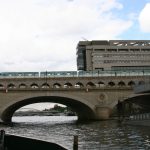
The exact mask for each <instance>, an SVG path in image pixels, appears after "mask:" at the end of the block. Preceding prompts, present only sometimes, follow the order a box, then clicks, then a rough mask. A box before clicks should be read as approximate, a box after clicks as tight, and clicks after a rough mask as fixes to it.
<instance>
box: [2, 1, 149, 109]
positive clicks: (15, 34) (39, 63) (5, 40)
mask: <svg viewBox="0 0 150 150" xmlns="http://www.w3.org/2000/svg"><path fill="white" fill-rule="evenodd" d="M149 15H150V0H0V64H1V65H0V72H5V71H6V72H9V71H18V72H20V71H46V70H47V71H65V70H77V67H76V46H77V43H78V42H79V41H80V40H114V39H123V40H132V39H135V40H142V39H143V40H150V17H149ZM31 106H32V105H31ZM37 106H38V107H39V108H41V107H42V104H41V105H37ZM43 106H45V104H43ZM47 106H48V105H47ZM38 107H37V108H38Z"/></svg>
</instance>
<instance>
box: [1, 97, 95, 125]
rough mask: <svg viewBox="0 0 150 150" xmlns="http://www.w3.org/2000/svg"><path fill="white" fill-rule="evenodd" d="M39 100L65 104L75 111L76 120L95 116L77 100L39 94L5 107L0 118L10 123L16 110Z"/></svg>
mask: <svg viewBox="0 0 150 150" xmlns="http://www.w3.org/2000/svg"><path fill="white" fill-rule="evenodd" d="M41 102H53V103H59V104H63V105H66V106H68V107H69V108H71V109H72V110H73V111H74V112H76V114H77V116H78V120H92V119H93V118H94V116H95V114H94V112H93V111H92V109H91V108H90V107H89V106H87V105H85V104H84V103H82V102H79V101H77V100H74V99H71V98H66V97H57V96H41V97H32V98H28V99H24V100H21V101H19V102H16V103H14V104H13V105H11V106H9V107H7V109H5V111H4V112H3V113H2V116H1V119H2V120H3V121H4V122H5V123H10V122H12V116H13V114H14V113H15V111H16V110H18V109H19V108H21V107H23V106H26V105H29V104H34V103H41Z"/></svg>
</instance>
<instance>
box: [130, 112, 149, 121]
mask: <svg viewBox="0 0 150 150" xmlns="http://www.w3.org/2000/svg"><path fill="white" fill-rule="evenodd" d="M129 119H130V120H150V113H143V114H136V115H131V116H130V117H129Z"/></svg>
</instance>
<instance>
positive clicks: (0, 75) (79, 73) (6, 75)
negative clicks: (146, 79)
mask: <svg viewBox="0 0 150 150" xmlns="http://www.w3.org/2000/svg"><path fill="white" fill-rule="evenodd" d="M141 75H150V70H136V71H133V70H126V71H110V70H109V71H101V70H95V71H43V72H0V78H34V77H39V78H40V77H82V76H84V77H86V76H87V77H88V76H141Z"/></svg>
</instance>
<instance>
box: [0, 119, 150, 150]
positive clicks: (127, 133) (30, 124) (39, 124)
mask: <svg viewBox="0 0 150 150" xmlns="http://www.w3.org/2000/svg"><path fill="white" fill-rule="evenodd" d="M13 122H15V123H14V124H13V126H2V125H1V126H0V128H1V129H4V130H5V131H6V133H9V134H15V135H21V136H26V137H32V138H36V139H42V140H45V141H50V142H55V143H57V144H59V145H62V146H64V147H65V148H67V149H69V150H72V147H73V136H74V135H78V137H79V150H110V149H112V150H138V149H139V150H150V127H141V126H127V125H121V124H119V123H118V122H117V121H95V122H84V123H78V122H77V117H75V116H69V117H68V116H27V117H25V116H24V117H13Z"/></svg>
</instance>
